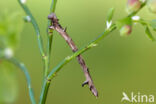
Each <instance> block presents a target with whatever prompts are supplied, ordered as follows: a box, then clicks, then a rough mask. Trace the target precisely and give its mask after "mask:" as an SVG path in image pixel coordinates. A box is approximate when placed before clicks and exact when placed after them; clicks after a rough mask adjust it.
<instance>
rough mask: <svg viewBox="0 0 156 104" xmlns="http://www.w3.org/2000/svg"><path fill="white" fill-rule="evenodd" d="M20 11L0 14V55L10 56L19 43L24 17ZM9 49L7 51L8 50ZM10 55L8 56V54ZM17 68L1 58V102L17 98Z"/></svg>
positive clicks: (12, 100) (8, 101)
mask: <svg viewBox="0 0 156 104" xmlns="http://www.w3.org/2000/svg"><path fill="white" fill-rule="evenodd" d="M20 18H21V17H20V15H19V14H18V13H13V14H10V13H8V12H5V13H2V14H1V15H0V57H2V56H5V57H10V56H11V55H12V53H10V52H9V51H8V50H7V49H9V50H10V51H15V50H16V49H17V48H18V45H19V38H20V32H21V30H22V24H23V22H22V19H20ZM6 50H7V51H6ZM6 55H8V56H6ZM17 85H18V84H17V79H16V71H15V68H14V67H13V66H12V65H11V64H10V63H9V62H5V61H1V60H0V103H13V102H14V101H15V100H16V98H17V92H18V86H17Z"/></svg>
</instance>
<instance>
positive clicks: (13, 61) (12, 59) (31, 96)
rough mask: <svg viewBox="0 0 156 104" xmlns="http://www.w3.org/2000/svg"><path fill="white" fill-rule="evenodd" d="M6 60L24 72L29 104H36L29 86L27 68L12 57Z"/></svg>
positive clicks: (29, 80)
mask: <svg viewBox="0 0 156 104" xmlns="http://www.w3.org/2000/svg"><path fill="white" fill-rule="evenodd" d="M7 60H8V61H10V62H11V63H13V64H14V65H16V66H17V67H18V68H19V69H21V70H22V71H23V72H24V74H25V76H26V80H27V84H28V89H29V96H30V99H31V103H32V104H36V101H35V97H34V92H33V89H32V86H31V78H30V75H29V73H28V70H27V68H26V67H25V65H24V64H23V63H21V62H20V61H18V60H17V59H16V58H14V57H13V58H11V59H7Z"/></svg>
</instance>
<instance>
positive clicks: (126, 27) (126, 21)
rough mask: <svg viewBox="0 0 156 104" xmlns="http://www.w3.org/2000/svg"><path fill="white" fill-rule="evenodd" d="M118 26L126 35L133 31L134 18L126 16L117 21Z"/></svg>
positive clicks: (121, 32)
mask: <svg viewBox="0 0 156 104" xmlns="http://www.w3.org/2000/svg"><path fill="white" fill-rule="evenodd" d="M116 26H117V28H118V29H119V30H120V35H121V36H125V35H127V34H130V33H131V26H132V19H131V17H126V18H123V19H121V20H118V21H117V22H116Z"/></svg>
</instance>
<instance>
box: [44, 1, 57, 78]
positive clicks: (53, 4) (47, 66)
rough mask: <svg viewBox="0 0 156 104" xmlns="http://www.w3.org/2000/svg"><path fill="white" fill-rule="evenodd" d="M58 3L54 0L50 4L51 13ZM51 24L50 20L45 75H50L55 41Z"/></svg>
mask: <svg viewBox="0 0 156 104" xmlns="http://www.w3.org/2000/svg"><path fill="white" fill-rule="evenodd" d="M56 3H57V0H52V3H51V6H50V13H54V12H55V9H56ZM50 25H51V21H50V20H48V26H47V38H48V42H47V63H46V64H45V66H46V67H45V77H46V76H47V75H48V69H49V64H50V53H51V48H52V42H53V30H52V29H49V26H50Z"/></svg>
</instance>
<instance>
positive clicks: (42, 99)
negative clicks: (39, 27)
mask: <svg viewBox="0 0 156 104" xmlns="http://www.w3.org/2000/svg"><path fill="white" fill-rule="evenodd" d="M56 3H57V0H52V3H51V6H50V13H54V12H55V9H56ZM50 25H51V21H50V20H48V26H47V38H48V41H47V55H46V57H45V64H44V65H45V80H44V82H43V85H42V91H41V95H40V101H39V104H44V103H45V101H46V98H47V94H46V93H45V92H47V91H45V89H44V88H46V89H49V86H48V85H50V84H49V83H50V82H49V81H47V80H46V77H47V75H48V69H49V64H50V53H51V49H52V42H53V30H52V29H49V26H50Z"/></svg>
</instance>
